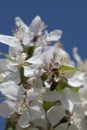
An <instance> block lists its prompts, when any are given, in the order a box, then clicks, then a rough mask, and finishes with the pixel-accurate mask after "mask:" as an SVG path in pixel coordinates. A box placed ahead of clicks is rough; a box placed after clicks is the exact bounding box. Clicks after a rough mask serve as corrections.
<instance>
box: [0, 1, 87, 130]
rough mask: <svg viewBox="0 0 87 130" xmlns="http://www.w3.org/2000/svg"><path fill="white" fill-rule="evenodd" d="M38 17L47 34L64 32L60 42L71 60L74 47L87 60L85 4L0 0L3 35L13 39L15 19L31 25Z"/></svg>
mask: <svg viewBox="0 0 87 130" xmlns="http://www.w3.org/2000/svg"><path fill="white" fill-rule="evenodd" d="M36 15H39V16H41V18H42V20H44V21H45V23H46V25H48V31H51V30H54V29H57V28H58V29H61V30H62V31H63V36H62V38H61V42H62V43H63V45H64V48H65V50H66V51H68V52H69V54H70V56H71V58H73V56H72V49H73V47H75V46H77V47H78V49H79V54H80V55H81V57H82V59H85V58H86V57H87V2H86V0H0V34H5V35H12V30H14V29H15V21H14V18H15V17H16V16H19V17H21V18H22V19H23V20H24V22H25V23H26V24H28V25H29V24H30V22H31V20H32V19H33V18H34V17H35V16H36ZM0 51H2V52H5V53H7V52H8V48H7V46H5V45H2V44H0ZM4 122H5V120H4V119H2V118H1V119H0V130H3V129H4V125H3V124H4Z"/></svg>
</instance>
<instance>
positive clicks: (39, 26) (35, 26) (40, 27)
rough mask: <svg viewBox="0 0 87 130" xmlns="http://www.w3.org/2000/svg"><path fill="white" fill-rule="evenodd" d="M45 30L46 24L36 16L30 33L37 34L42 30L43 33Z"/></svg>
mask: <svg viewBox="0 0 87 130" xmlns="http://www.w3.org/2000/svg"><path fill="white" fill-rule="evenodd" d="M44 28H45V25H44V22H43V21H42V20H41V18H40V17H39V16H36V17H35V18H34V19H33V21H32V23H31V25H30V32H33V33H34V34H37V33H38V32H39V31H40V30H41V31H42V30H43V29H44Z"/></svg>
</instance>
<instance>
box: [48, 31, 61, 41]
mask: <svg viewBox="0 0 87 130" xmlns="http://www.w3.org/2000/svg"><path fill="white" fill-rule="evenodd" d="M61 36H62V31H61V30H58V29H57V30H54V31H52V32H50V33H48V35H47V37H46V40H47V41H48V42H50V41H58V40H59V39H60V38H61Z"/></svg>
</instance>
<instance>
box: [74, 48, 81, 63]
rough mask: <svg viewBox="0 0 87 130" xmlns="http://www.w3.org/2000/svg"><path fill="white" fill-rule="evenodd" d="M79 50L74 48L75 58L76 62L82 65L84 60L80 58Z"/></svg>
mask: <svg viewBox="0 0 87 130" xmlns="http://www.w3.org/2000/svg"><path fill="white" fill-rule="evenodd" d="M77 51H78V48H77V47H74V48H73V56H74V58H75V60H76V61H77V63H78V64H81V63H82V60H81V57H80V56H79V54H78V52H77Z"/></svg>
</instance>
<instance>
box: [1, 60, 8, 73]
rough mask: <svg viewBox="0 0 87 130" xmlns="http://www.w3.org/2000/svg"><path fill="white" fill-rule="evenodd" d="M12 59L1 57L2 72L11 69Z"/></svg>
mask: <svg viewBox="0 0 87 130" xmlns="http://www.w3.org/2000/svg"><path fill="white" fill-rule="evenodd" d="M9 65H10V61H9V60H7V59H0V73H2V72H5V71H7V70H8V69H9Z"/></svg>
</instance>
